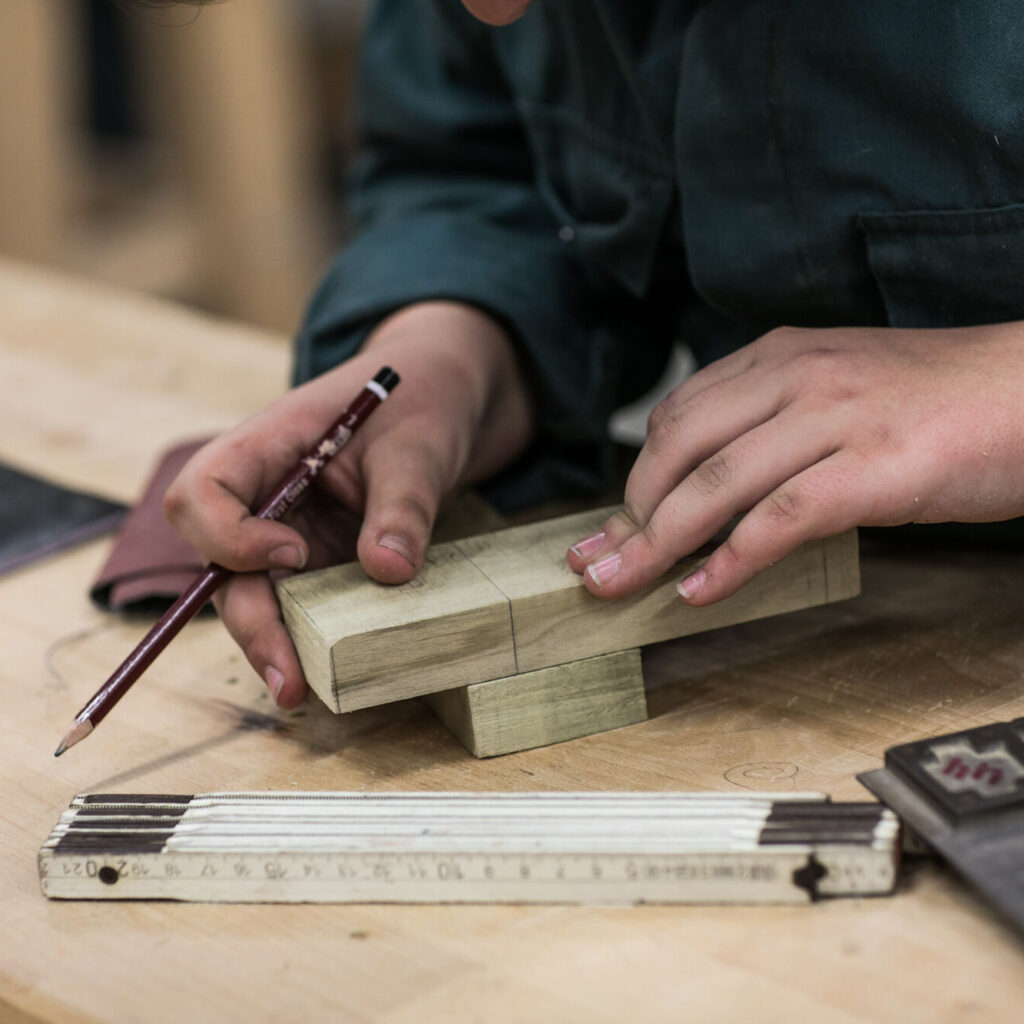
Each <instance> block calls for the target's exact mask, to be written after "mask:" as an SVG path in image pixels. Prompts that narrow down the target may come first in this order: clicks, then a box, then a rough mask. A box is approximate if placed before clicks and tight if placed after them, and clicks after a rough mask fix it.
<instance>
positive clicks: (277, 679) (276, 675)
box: [263, 665, 284, 701]
mask: <svg viewBox="0 0 1024 1024" xmlns="http://www.w3.org/2000/svg"><path fill="white" fill-rule="evenodd" d="M263 679H264V681H265V682H266V684H267V689H268V690H270V693H271V695H272V696H273V698H274V700H275V701H276V700H277V698H278V697H279V696H280V695H281V688H282V687H283V686H284V676H283V675H282V674H281V673H280V672H279V671H278V670H277V669H276V668H274V666H273V665H268V666H267V667H266V668H265V669H264V670H263Z"/></svg>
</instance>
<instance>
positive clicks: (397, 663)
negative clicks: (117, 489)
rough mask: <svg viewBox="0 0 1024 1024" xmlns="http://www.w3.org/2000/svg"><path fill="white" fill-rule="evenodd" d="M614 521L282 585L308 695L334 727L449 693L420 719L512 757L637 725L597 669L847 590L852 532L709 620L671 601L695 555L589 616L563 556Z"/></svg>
mask: <svg viewBox="0 0 1024 1024" xmlns="http://www.w3.org/2000/svg"><path fill="white" fill-rule="evenodd" d="M611 511H612V510H611V509H609V508H604V509H596V510H595V509H592V510H588V511H586V512H582V513H576V514H573V515H568V516H563V517H560V518H556V519H548V520H545V521H543V522H539V523H530V524H525V525H521V526H514V527H510V528H508V529H504V530H498V531H495V532H492V533H488V534H484V535H478V536H475V537H470V538H466V539H464V540H460V541H453V542H450V543H447V544H436V545H434V546H433V547H431V548H430V550H429V551H428V552H427V558H426V563H425V565H424V567H423V569H422V570H421V571H420V573H419V574H418V575H417V577H416V579H414V580H413V581H412V582H410V583H407V584H405V585H403V586H398V587H393V586H385V585H383V584H380V583H377V582H375V581H374V580H371V579H369V578H368V577H367V576H366V574H365V573H364V572H363V570H362V569H361V568H360V566H358V565H356V564H350V565H343V566H334V567H332V568H329V569H322V570H319V571H316V572H310V573H304V574H300V575H298V576H292V577H290V578H288V579H286V580H283V581H282V582H281V583H280V584H279V585H278V598H279V600H280V603H281V610H282V615H283V617H284V620H285V623H286V624H287V626H288V628H289V630H290V632H291V635H292V639H293V641H294V643H295V646H296V649H297V650H298V653H299V657H300V659H301V661H302V666H303V670H304V672H305V674H306V678H307V680H308V681H309V683H310V686H312V688H313V689H314V690H315V692H316V693H317V694H318V695H319V696H320V697H321V699H322V700H323V701H324V703H325V704H327V706H328V707H329V708H331V709H332V710H334V711H339V712H340V711H354V710H358V709H359V708H365V707H373V706H375V705H378V704H385V703H389V702H391V701H395V700H402V699H404V698H407V697H417V696H424V695H428V694H437V693H438V692H439V691H452V692H450V693H448V694H447V695H446V696H444V697H443V698H441V697H439V698H435V699H433V700H432V701H431V702H430V703H431V706H432V707H434V709H435V710H436V711H437V712H438V714H439V715H441V718H442V720H443V721H445V722H446V724H448V725H449V726H451V727H452V728H453V730H454V731H455V732H456V735H458V736H459V737H460V738H461V739H462V740H463V742H464V743H465V744H466V746H467V747H468V748H469V749H470V750H471V751H472V752H473V753H475V754H477V756H489V755H491V754H497V753H506V752H508V751H510V750H524V749H527V748H529V747H531V746H537V745H538V744H541V743H552V742H556V740H560V739H570V738H574V737H577V736H582V735H588V734H591V733H594V732H600V731H603V730H605V729H613V728H617V727H619V726H621V725H627V724H633V723H634V722H637V721H640V720H642V719H643V717H644V713H643V710H642V707H643V702H642V686H641V682H640V680H638V679H637V678H636V674H635V673H634V672H631V671H629V670H627V669H626V662H625V661H624V660H623V659H617V660H616V659H609V658H602V656H607V655H612V654H616V653H620V652H624V651H628V650H630V649H637V648H639V647H641V646H645V645H647V644H653V643H658V642H660V641H663V640H670V639H674V638H676V637H681V636H686V635H689V634H692V633H698V632H703V631H705V630H708V629H716V628H720V627H722V626H728V625H733V624H735V623H738V622H747V621H749V620H751V619H759V618H764V617H766V616H769V615H777V614H780V613H782V612H789V611H794V610H796V609H798V608H807V607H810V606H812V605H817V604H825V603H827V602H830V601H838V600H842V599H844V598H848V597H852V596H853V595H854V594H856V593H857V592H858V590H859V586H860V575H859V571H858V563H857V539H856V534H855V532H853V531H851V532H848V533H846V534H842V535H840V536H837V537H831V538H828V539H827V540H824V541H813V542H810V543H808V544H805V545H804V546H803V547H801V548H800V549H798V550H797V551H795V552H793V554H791V555H790V556H789V557H788V558H786V559H783V560H782V561H780V562H779V563H778V564H776V565H774V566H772V567H771V568H770V569H769V570H767V571H766V572H764V573H762V574H761V575H760V576H758V577H757V578H756V579H755V580H754V581H753V582H752V583H750V584H748V585H747V586H746V587H744V588H743V589H742V590H740V591H739V592H738V593H736V594H734V595H733V596H732V597H730V598H728V599H726V600H724V601H720V602H718V603H717V604H714V605H711V606H709V607H707V608H691V607H688V606H686V605H684V604H683V603H682V602H681V601H680V599H679V596H678V594H677V593H676V589H675V587H676V583H677V582H678V581H679V580H680V579H682V578H683V577H684V576H686V575H687V574H688V573H690V572H691V571H692V570H693V569H694V568H695V567H696V566H697V565H699V564H700V563H701V562H702V561H703V558H704V557H705V556H704V555H697V556H694V557H692V558H688V559H685V560H684V561H682V562H680V563H679V564H678V565H676V566H674V567H673V568H672V569H671V570H670V571H669V572H667V573H666V574H665V575H664V576H662V577H661V578H660V579H658V580H656V581H654V582H653V583H651V584H649V585H648V586H646V587H644V588H643V589H642V590H640V591H639V592H638V593H636V594H634V595H632V596H631V597H628V598H624V599H622V600H618V601H601V600H600V599H598V598H595V597H593V596H592V595H591V594H590V593H589V592H588V591H587V590H586V588H585V587H584V585H583V580H582V577H580V576H578V575H577V574H576V573H574V572H573V571H572V570H571V569H569V567H568V566H567V564H566V561H565V552H566V549H567V548H568V547H569V545H570V544H572V543H573V542H575V541H576V540H578V539H579V538H580V537H583V536H586V535H587V534H589V533H592V532H593V531H594V530H596V529H597V528H598V527H599V526H600V525H601V523H603V522H604V520H605V519H607V517H608V516H609V514H610V513H611ZM581 665H582V666H583V667H577V666H581ZM481 687H486V689H482V688H481ZM638 690H639V693H638ZM588 703H589V704H590V707H589V708H588ZM477 718H478V719H479V720H478V721H475V719H477ZM495 730H497V733H496V732H495ZM517 730H519V731H517Z"/></svg>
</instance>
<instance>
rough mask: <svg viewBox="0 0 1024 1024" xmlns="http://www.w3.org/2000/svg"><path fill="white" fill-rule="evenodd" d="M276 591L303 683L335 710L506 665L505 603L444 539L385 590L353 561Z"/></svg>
mask: <svg viewBox="0 0 1024 1024" xmlns="http://www.w3.org/2000/svg"><path fill="white" fill-rule="evenodd" d="M278 597H279V598H280V601H281V610H282V614H283V615H284V621H285V625H286V626H287V627H288V629H289V631H290V633H291V635H292V637H293V639H294V640H295V644H296V648H297V649H298V652H299V657H300V659H301V661H302V668H303V671H304V672H305V674H306V680H307V682H308V683H309V685H310V687H311V688H312V689H313V691H314V692H315V693H317V694H318V695H319V697H320V698H321V700H323V702H324V703H325V704H326V705H327V706H328V707H329V708H332V709H333V710H335V711H354V710H355V709H357V708H365V707H372V706H375V705H377V704H386V703H388V702H390V701H395V700H402V699H403V698H405V697H411V696H419V695H420V694H423V693H433V692H436V691H438V690H447V689H450V688H452V687H453V686H464V685H466V684H468V683H475V682H479V681H480V680H481V679H496V678H499V677H501V676H507V675H512V674H513V673H514V672H515V671H516V664H515V653H514V646H513V642H512V621H511V618H510V616H509V608H508V600H507V598H506V597H505V595H504V594H502V593H501V591H500V590H498V588H497V587H495V586H494V584H493V583H491V581H490V580H488V579H487V577H486V576H484V575H483V573H481V572H480V570H479V569H477V568H476V566H474V565H473V563H472V562H471V561H470V560H469V559H468V558H466V557H465V555H463V554H462V553H461V552H460V551H459V550H458V549H457V547H456V546H455V545H454V544H436V545H434V546H433V547H432V548H431V549H430V550H429V552H428V553H427V559H426V562H425V564H424V565H423V568H422V569H421V570H420V571H419V573H418V574H417V576H416V578H415V579H414V580H412V581H411V582H409V583H406V584H405V585H404V586H400V587H387V586H384V585H383V584H380V583H375V582H374V581H372V580H369V579H368V578H367V577H366V574H365V573H364V572H363V570H362V568H361V567H360V566H359V565H358V564H355V563H352V564H348V565H340V566H335V567H333V568H331V569H326V570H323V571H320V572H312V573H304V574H301V575H298V576H293V577H291V578H289V579H287V580H285V581H283V582H282V583H280V584H279V585H278Z"/></svg>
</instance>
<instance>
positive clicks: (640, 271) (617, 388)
mask: <svg viewBox="0 0 1024 1024" xmlns="http://www.w3.org/2000/svg"><path fill="white" fill-rule="evenodd" d="M1020 15H1021V10H1020V5H1019V3H1017V2H1015V0H959V2H957V3H955V4H953V5H951V6H948V7H943V8H942V10H941V12H940V11H939V10H938V9H937V8H936V6H935V4H934V2H933V0H904V2H901V3H895V4H894V3H892V2H891V0H859V2H856V3H853V2H847V0H840V2H835V3H822V2H821V0H743V2H741V0H703V2H697V0H630V2H629V3H626V2H624V0H535V2H534V4H533V6H532V7H531V8H530V10H529V12H528V13H527V14H526V16H525V17H524V18H522V19H521V20H520V21H519V22H517V23H515V24H513V25H511V26H507V27H504V28H499V29H495V28H491V27H488V26H485V25H482V24H480V23H479V22H477V21H475V20H474V19H473V18H472V17H471V16H470V15H469V14H468V13H467V12H466V11H465V10H464V9H463V7H462V5H461V3H460V2H459V0H415V2H414V3H395V2H393V0H382V2H379V3H378V4H377V5H376V7H375V9H374V11H373V14H372V17H371V20H370V24H369V29H368V35H367V38H366V44H365V48H364V54H363V56H364V62H363V73H362V83H361V95H362V113H363V124H364V128H365V137H366V152H365V155H364V157H363V158H362V161H361V163H360V165H359V167H358V170H357V172H356V175H355V179H354V189H353V193H352V211H353V214H354V220H355V226H356V234H355V238H354V240H353V242H352V244H351V245H350V246H349V247H348V248H347V249H346V250H345V251H344V252H343V253H342V254H341V255H340V256H339V257H338V259H337V261H336V262H335V263H334V265H333V267H332V268H331V270H330V272H329V274H328V276H327V278H326V280H325V281H324V282H323V284H322V286H321V287H320V289H319V291H318V293H317V294H316V296H315V298H314V300H313V302H312V304H311V307H310V310H309V314H308V319H307V322H306V324H305V327H304V329H303V331H302V333H301V336H300V339H299V343H298V348H297V360H296V370H295V374H296V379H297V380H301V379H306V378H308V377H310V376H313V375H316V374H318V373H320V372H323V371H324V370H326V369H328V368H329V367H331V366H333V365H335V364H336V363H338V362H339V361H340V360H343V359H345V358H347V357H348V356H350V355H351V354H352V353H353V352H354V351H355V350H356V349H357V348H358V346H359V344H360V343H361V341H362V340H363V339H364V338H365V336H366V334H367V333H368V331H369V330H371V329H372V327H373V326H374V325H375V324H376V323H377V322H379V320H380V319H381V318H382V317H383V316H385V315H386V314H388V313H389V312H391V311H393V310H395V309H397V308H399V307H401V306H403V305H406V304H408V303H410V302H415V301H418V300H422V299H429V298H450V299H457V300H461V301H464V302H467V303H471V304H474V305H477V306H479V307H481V308H483V309H485V310H488V311H490V312H491V313H492V314H494V315H495V316H496V317H497V318H499V319H500V320H501V321H502V322H504V323H505V324H506V325H507V326H508V327H509V328H510V330H511V331H512V333H513V335H514V337H515V338H516V339H517V341H518V343H519V345H520V346H521V349H522V352H523V355H524V358H525V359H526V361H527V365H528V366H529V368H530V370H531V372H532V374H533V376H534V379H535V380H536V382H537V396H538V403H539V409H540V421H541V424H540V425H541V432H540V438H539V440H538V442H537V444H536V445H535V446H534V448H533V450H532V451H531V452H530V453H528V455H527V457H525V458H524V459H523V460H522V461H521V462H520V463H519V464H517V465H516V466H514V467H512V468H511V469H510V470H508V471H507V472H506V473H504V474H502V476H501V477H500V478H498V479H497V480H495V481H492V484H491V487H490V490H489V492H488V494H489V497H491V498H492V500H495V501H497V502H498V503H499V504H500V505H501V506H502V507H506V508H508V507H511V506H514V505H517V504H524V503H526V502H530V501H534V500H538V499H540V498H545V497H549V496H551V495H552V494H554V493H561V494H565V493H580V492H585V491H587V490H596V489H598V488H599V487H600V486H601V485H602V483H603V482H604V480H605V478H606V474H607V473H608V471H609V469H610V466H611V459H610V447H609V444H608V441H607V435H606V429H605V427H606V422H607V419H608V416H609V414H610V412H611V411H612V410H613V409H615V408H616V407H618V406H620V405H622V404H624V403H625V402H627V401H629V400H631V399H632V398H634V397H636V396H637V395H638V394H640V393H641V392H643V391H644V390H646V389H647V388H649V387H650V386H651V385H652V384H653V383H654V381H655V380H656V378H657V376H658V372H659V370H660V369H661V367H662V366H663V364H664V361H665V358H666V355H667V352H668V351H669V348H670V345H671V344H672V342H673V340H674V339H676V338H680V339H681V340H683V341H684V342H686V343H688V344H689V345H690V346H691V348H692V349H693V350H694V352H695V353H696V355H697V356H698V360H699V361H700V362H702V363H706V362H708V361H710V360H711V359H713V358H716V357H718V356H720V355H722V354H724V353H725V352H728V351H731V350H734V349H735V348H736V347H738V346H740V345H743V344H745V343H747V342H749V341H750V340H752V339H753V338H755V337H757V336H758V335H760V334H761V333H763V332H765V331H767V330H769V329H771V328H773V327H776V326H779V325H783V324H790V325H803V326H839V325H877V326H892V327H949V326H956V325H968V324H979V323H989V322H996V321H1002V320H1013V319H1018V318H1024V129H1022V119H1021V110H1022V106H1021V104H1022V99H1021V98H1022V97H1024V62H1022V61H1021V59H1020V54H1021V52H1024V49H1022V47H1024V18H1021V16H1020ZM897 343H898V341H897V340H896V339H894V344H897Z"/></svg>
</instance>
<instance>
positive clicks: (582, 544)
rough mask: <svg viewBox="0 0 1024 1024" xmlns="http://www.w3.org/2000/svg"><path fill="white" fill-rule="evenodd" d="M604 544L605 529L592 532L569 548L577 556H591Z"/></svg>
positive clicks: (584, 557)
mask: <svg viewBox="0 0 1024 1024" xmlns="http://www.w3.org/2000/svg"><path fill="white" fill-rule="evenodd" d="M603 546H604V531H603V530H602V531H601V532H600V533H592V534H591V535H590V536H589V537H584V538H583V540H581V541H577V542H576V543H575V544H573V546H572V547H571V548H569V550H570V551H571V552H572V553H573V554H574V555H575V556H576V557H577V558H583V559H586V558H589V557H590V556H591V555H595V554H597V552H598V551H600V550H601V548H602V547H603Z"/></svg>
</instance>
